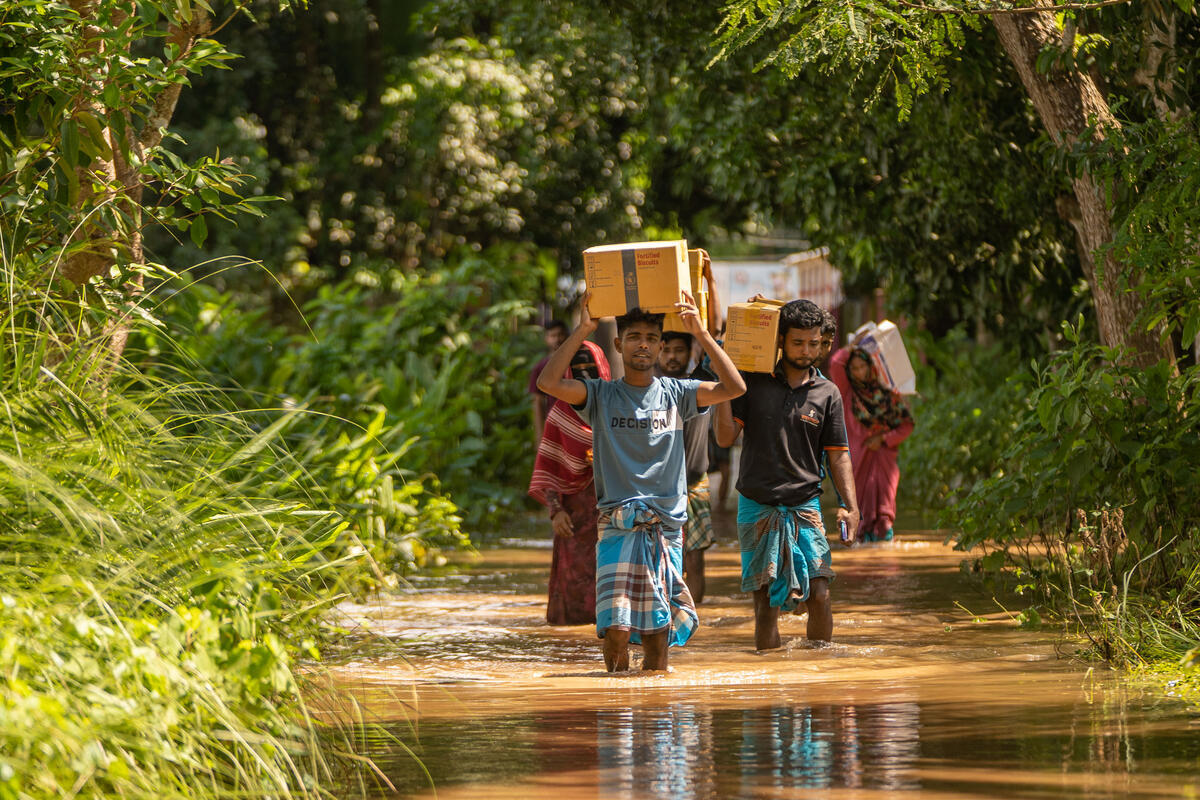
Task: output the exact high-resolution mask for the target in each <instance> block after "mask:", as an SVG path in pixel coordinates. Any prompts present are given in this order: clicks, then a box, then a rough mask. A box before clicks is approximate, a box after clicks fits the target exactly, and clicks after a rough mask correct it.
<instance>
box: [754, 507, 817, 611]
mask: <svg viewBox="0 0 1200 800" xmlns="http://www.w3.org/2000/svg"><path fill="white" fill-rule="evenodd" d="M737 530H738V542H739V544H740V545H741V549H742V591H743V592H754V591H757V590H758V589H761V588H762V587H763V586H770V603H771V605H772V606H774V607H776V608H780V609H782V610H783V611H794V610H795V609H796V607H797V606H798V605H799V604H800V603H802V602H804V601H805V600H807V599H808V590H809V581H810V580H812V579H813V578H829V579H830V580H833V556H832V554H831V553H830V550H829V542H827V541H826V540H825V523H824V521H822V519H821V499H820V498H819V497H814V498H813V499H812V500H809V501H808V502H807V503H804V504H802V505H798V506H765V505H763V504H762V503H757V502H755V501H753V500H751V499H750V498H749V497H744V496H741V495H739V496H738V517H737Z"/></svg>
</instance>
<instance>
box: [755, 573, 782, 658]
mask: <svg viewBox="0 0 1200 800" xmlns="http://www.w3.org/2000/svg"><path fill="white" fill-rule="evenodd" d="M779 646H780V645H779V609H778V608H777V607H775V606H773V605H771V587H769V586H763V587H762V588H761V589H755V590H754V649H755V650H774V649H775V648H777V647H779Z"/></svg>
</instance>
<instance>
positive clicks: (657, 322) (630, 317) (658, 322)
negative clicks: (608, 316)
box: [617, 306, 663, 336]
mask: <svg viewBox="0 0 1200 800" xmlns="http://www.w3.org/2000/svg"><path fill="white" fill-rule="evenodd" d="M635 322H645V323H647V324H649V325H653V326H655V327H657V328H658V329H659V330H660V331H661V330H662V326H663V315H662V314H651V313H650V312H649V311H643V310H642V309H640V308H638V307H637V306H634V307H633V308H631V309H629V310H628V311H626V312H625V313H624V314H622V315H621V316H619V317H617V336H620V335H622V334H623V333H625V329H626V328H628V327H629V326H630V325H632V324H634V323H635Z"/></svg>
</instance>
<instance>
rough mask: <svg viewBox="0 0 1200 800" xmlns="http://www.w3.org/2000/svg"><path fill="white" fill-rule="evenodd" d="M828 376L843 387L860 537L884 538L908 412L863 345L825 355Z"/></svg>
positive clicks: (892, 517)
mask: <svg viewBox="0 0 1200 800" xmlns="http://www.w3.org/2000/svg"><path fill="white" fill-rule="evenodd" d="M829 372H830V378H832V379H833V382H834V383H836V384H837V387H838V390H839V391H841V393H842V406H843V408H844V412H845V415H846V436H847V437H848V438H849V440H850V460H851V461H852V462H853V463H854V491H855V494H857V495H858V508H859V510H860V511H861V512H862V526H861V527H860V528H859V538H860V539H861V540H862V541H864V542H887V541H891V539H892V537H893V533H892V525H893V524H894V523H895V521H896V488H897V487H898V486H899V485H900V467H899V466H898V465H897V463H896V457H897V455H899V452H900V451H899V449H898V448H899V447H900V443H901V442H903V441H904V440H905V439H907V438H908V435H909V434H910V433H912V430H913V418H912V412H910V411H909V409H908V406H907V405H906V404H905V402H904V400H903V399H902V398H901V397H900V395H899V394H898V393H896V392H893V391H892V390H891V389H889V388H888V387H886V386H884V385H883V384H882V383H881V382H880V380H879V377H878V375H877V374H876V372H875V365H874V364H873V363H872V362H871V357H870V355H868V354H867V353H866V352H865V351H863V350H858V349H851V348H848V347H843V348H842V349H840V350H838V351H837V352H836V353H834V354H833V357H832V358H831V359H830V361H829Z"/></svg>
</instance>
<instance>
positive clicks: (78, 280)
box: [0, 0, 287, 358]
mask: <svg viewBox="0 0 1200 800" xmlns="http://www.w3.org/2000/svg"><path fill="white" fill-rule="evenodd" d="M280 2H284V3H286V2H287V0H280ZM247 4H248V0H246V1H245V2H234V3H226V4H225V6H223V10H224V13H225V14H226V15H230V14H236V13H238V12H239V11H241V10H242V9H243V8H244V7H245V6H246V5H247ZM221 24H222V23H221V22H219V21H218V20H217V19H216V17H215V15H214V11H213V7H212V6H211V5H210V4H209V2H207V0H151V1H148V2H136V1H135V0H11V2H8V3H5V4H4V6H3V7H0V98H2V101H0V144H2V145H3V147H0V221H2V222H3V225H0V229H2V230H3V237H4V238H3V241H2V242H0V248H2V252H3V258H5V260H6V261H7V262H8V263H9V265H11V266H12V267H13V268H14V269H16V270H18V271H20V272H22V273H23V274H24V275H25V277H29V278H33V279H38V280H40V281H41V282H42V283H43V285H46V284H52V285H56V286H60V287H62V288H64V289H65V290H67V291H71V290H81V291H82V292H83V293H84V297H85V298H86V299H87V300H89V301H90V302H91V303H92V305H93V307H95V308H96V309H98V310H100V311H101V312H102V315H103V316H104V319H105V322H104V324H103V326H102V331H103V332H102V334H101V335H104V336H106V337H108V338H109V340H110V344H111V346H110V352H111V354H112V356H113V357H114V358H116V357H119V356H120V354H121V352H122V351H123V349H124V346H125V340H126V337H127V334H128V321H129V318H130V315H131V314H135V313H141V312H142V309H141V308H140V307H139V304H138V303H139V301H138V296H139V295H140V293H141V290H142V285H143V281H144V278H145V276H146V275H147V274H151V273H154V272H155V271H161V270H159V268H157V267H155V266H154V265H150V264H147V263H146V258H145V254H144V249H143V235H144V231H145V229H146V227H147V226H148V225H152V224H164V223H166V224H171V225H173V226H174V227H175V228H176V229H177V230H180V231H186V232H188V233H190V235H191V238H192V239H193V241H196V242H202V241H203V240H204V239H205V237H206V235H207V223H206V216H207V215H209V214H212V215H219V216H226V215H229V214H231V213H234V212H236V211H246V210H249V211H254V206H253V204H252V202H251V201H249V200H246V199H244V198H242V197H241V196H239V195H238V194H237V191H236V187H237V186H238V185H239V183H240V182H241V176H240V175H239V174H238V171H237V169H236V168H235V167H234V166H233V165H231V164H228V163H224V162H222V161H221V160H220V159H219V158H217V157H214V156H211V155H206V156H204V157H201V158H198V159H197V160H195V161H194V162H192V163H184V162H183V161H181V160H180V159H179V158H178V157H177V156H175V155H174V154H172V153H170V152H169V151H168V150H167V149H165V148H164V146H163V144H164V141H165V140H166V139H167V138H168V137H169V136H170V133H169V126H170V124H171V119H172V116H173V115H174V112H175V107H176V104H177V103H178V101H179V97H180V93H181V92H182V90H183V88H184V87H185V86H186V85H187V84H188V82H189V80H190V76H192V75H194V74H197V73H199V72H201V71H202V70H205V69H210V68H214V67H221V66H223V64H224V62H226V61H227V60H228V59H229V57H230V55H229V54H228V53H227V52H226V51H225V50H224V48H222V47H221V45H220V44H219V43H217V42H216V41H215V40H213V39H212V38H210V34H211V33H212V31H213V30H214V29H215V28H219V27H220V25H221Z"/></svg>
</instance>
